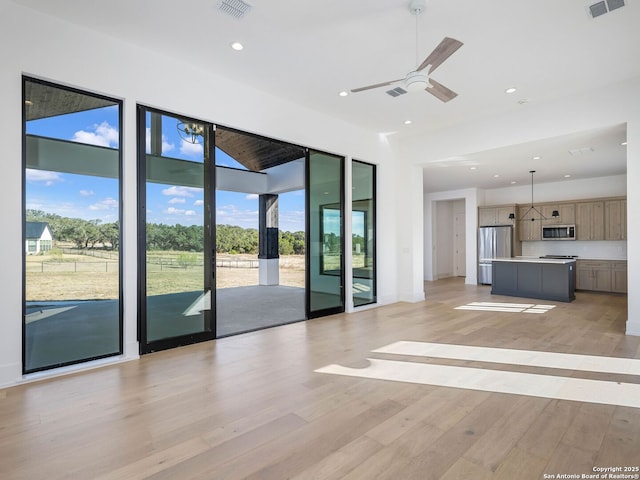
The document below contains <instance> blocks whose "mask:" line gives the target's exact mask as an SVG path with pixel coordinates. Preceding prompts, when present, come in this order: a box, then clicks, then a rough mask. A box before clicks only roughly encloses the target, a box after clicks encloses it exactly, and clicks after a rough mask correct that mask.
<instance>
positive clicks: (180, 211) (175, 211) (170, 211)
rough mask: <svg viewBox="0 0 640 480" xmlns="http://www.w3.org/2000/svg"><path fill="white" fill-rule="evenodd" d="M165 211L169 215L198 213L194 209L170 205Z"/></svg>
mask: <svg viewBox="0 0 640 480" xmlns="http://www.w3.org/2000/svg"><path fill="white" fill-rule="evenodd" d="M163 213H166V214H168V215H185V216H193V215H196V212H195V211H194V210H184V209H182V208H175V207H169V208H167V209H166V210H164V212H163Z"/></svg>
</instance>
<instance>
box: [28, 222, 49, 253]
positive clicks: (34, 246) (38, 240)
mask: <svg viewBox="0 0 640 480" xmlns="http://www.w3.org/2000/svg"><path fill="white" fill-rule="evenodd" d="M52 245H53V235H52V234H51V228H49V224H48V223H47V222H27V228H26V232H25V252H26V253H27V255H37V254H38V253H41V252H48V251H49V250H51V247H52Z"/></svg>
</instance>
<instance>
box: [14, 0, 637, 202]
mask: <svg viewBox="0 0 640 480" xmlns="http://www.w3.org/2000/svg"><path fill="white" fill-rule="evenodd" d="M13 1H14V3H17V4H20V5H24V6H27V7H30V8H34V9H37V10H40V11H42V12H45V13H47V14H51V15H54V16H58V17H61V18H63V19H65V20H67V21H70V22H74V23H77V24H80V25H82V26H84V27H88V28H91V29H94V30H98V31H101V32H104V33H106V34H108V35H112V36H114V37H117V38H119V39H122V40H125V41H127V42H132V43H135V44H138V45H142V46H144V47H145V48H147V49H154V50H158V51H160V52H162V53H164V54H166V55H168V56H174V57H177V58H180V59H181V60H182V61H186V62H191V63H194V64H197V65H199V66H200V67H201V68H204V69H208V70H210V71H212V72H214V73H215V74H218V75H222V76H226V77H230V78H233V79H234V80H235V81H237V82H243V83H246V84H248V85H250V86H252V87H253V88H257V89H260V90H263V91H266V92H269V93H271V94H272V95H276V96H279V97H282V98H286V99H288V100H291V101H293V102H296V103H299V104H301V105H305V106H307V107H309V108H312V109H315V110H318V111H322V112H325V113H327V114H329V115H331V116H333V117H337V118H341V119H344V120H345V121H348V122H352V123H355V124H358V125H361V126H363V127H365V128H367V129H370V130H372V131H375V132H398V133H399V135H408V136H410V135H415V134H417V133H418V132H424V131H428V130H432V129H437V128H441V127H442V126H447V125H454V124H456V123H458V122H460V121H469V120H472V119H477V118H481V117H482V116H485V115H495V114H500V113H507V112H509V111H511V110H515V109H518V108H522V105H520V104H519V103H518V101H519V100H522V99H527V100H529V103H532V102H534V103H535V102H545V101H553V99H557V98H562V97H563V96H567V95H573V94H576V93H579V92H582V91H590V90H593V89H596V88H602V87H606V86H608V85H612V84H614V83H616V82H619V81H623V80H628V79H630V78H634V77H638V76H640V61H638V59H639V58H640V28H638V25H640V5H639V4H638V0H626V3H627V5H626V6H625V7H623V8H620V9H618V10H615V11H613V12H610V13H608V14H606V15H604V16H602V17H598V18H596V19H592V18H591V17H590V16H589V15H588V13H587V6H588V5H589V4H591V3H595V0H586V1H582V0H535V1H531V0H484V1H478V0H428V2H427V8H426V10H425V12H424V13H423V14H422V15H420V16H419V17H418V18H417V20H418V32H419V33H418V39H419V42H418V50H419V51H418V52H417V57H418V61H419V62H422V60H423V59H424V58H425V57H426V56H427V55H428V54H429V53H430V52H431V50H432V49H433V48H434V47H435V46H436V45H437V44H438V43H439V42H440V41H441V40H442V39H443V38H444V37H445V36H449V37H453V38H456V39H458V40H460V41H462V42H463V43H464V45H463V46H462V47H461V48H460V50H458V51H457V52H456V53H454V54H453V55H452V56H451V57H450V58H449V59H448V60H447V61H446V62H445V63H444V64H442V65H441V66H440V67H439V68H438V69H437V70H436V71H435V72H434V73H433V78H434V79H435V80H437V81H438V82H440V83H442V84H444V85H445V86H447V87H449V88H451V89H452V90H454V91H455V92H457V93H458V97H456V98H455V99H453V100H452V101H450V102H448V103H442V102H440V101H439V100H438V99H436V98H435V97H434V96H432V95H430V94H428V93H426V92H418V93H412V94H407V95H403V96H400V97H397V98H392V97H390V96H389V95H387V94H386V93H385V90H387V88H384V87H383V88H379V89H375V90H369V91H365V92H360V93H357V94H350V95H348V96H346V97H340V96H339V95H338V93H339V92H340V91H343V90H349V89H352V88H356V87H361V86H364V85H369V84H373V83H378V82H384V81H387V80H393V79H397V78H402V77H404V75H405V74H406V73H408V72H409V71H411V70H412V69H414V68H415V63H416V18H415V17H414V16H412V15H411V14H410V13H409V9H408V4H409V0H321V1H314V2H310V1H300V0H250V1H249V2H248V3H250V4H251V5H252V9H251V10H250V11H249V13H248V14H247V15H246V16H245V17H244V18H243V19H240V20H239V19H236V18H233V17H230V16H228V15H226V14H224V13H222V12H220V11H219V10H218V9H217V0H191V1H189V2H178V1H176V0H137V1H131V0H109V1H108V2H87V1H86V0H56V1H55V2H52V1H51V0H13ZM234 41H240V42H242V43H243V44H244V46H245V49H244V50H243V51H241V52H236V51H234V50H232V49H231V48H230V44H231V43H232V42H234ZM165 68H166V67H165ZM169 68H170V67H169ZM511 86H514V87H517V89H518V90H517V92H516V93H513V94H510V95H507V94H505V93H504V90H505V89H506V88H508V87H511ZM405 120H411V121H412V124H411V125H404V123H403V122H404V121H405ZM624 130H625V129H624V125H622V126H616V127H612V128H611V129H606V130H604V131H599V132H585V133H584V134H582V135H575V136H571V137H567V138H564V139H550V140H548V141H545V142H540V143H539V144H537V145H522V146H517V147H511V148H510V149H501V150H500V151H494V152H484V153H478V154H475V155H471V156H467V157H465V158H460V159H448V160H447V162H445V163H443V162H439V164H438V165H435V164H431V165H427V168H426V169H425V181H426V184H425V190H427V191H434V189H437V190H448V189H457V188H468V187H481V188H496V187H502V186H509V182H510V181H512V180H515V181H518V182H519V183H523V182H527V181H528V178H529V174H528V173H527V172H528V170H529V169H532V168H533V169H535V168H536V167H537V168H541V165H542V164H543V163H544V162H546V167H545V168H544V170H545V171H547V170H548V175H549V181H552V179H560V178H561V177H562V175H564V174H565V173H570V174H572V175H574V178H584V177H585V176H603V175H616V174H620V173H624V172H625V171H626V154H625V153H624V149H621V148H619V147H620V145H619V144H620V141H621V140H623V139H624V137H625V134H624ZM582 147H593V148H594V151H593V152H591V153H589V154H582V155H578V156H570V155H569V154H568V153H567V151H568V150H570V149H575V148H582ZM515 155H522V156H525V157H528V156H531V157H532V156H534V155H540V156H541V157H542V159H541V160H540V162H539V163H538V164H534V163H531V167H528V168H527V169H526V171H524V172H523V171H522V170H523V169H522V167H521V166H520V167H519V170H518V171H511V170H510V165H513V164H514V162H513V161H511V162H510V161H509V160H510V159H513V158H514V156H515ZM559 159H562V162H558V161H557V160H559ZM472 163H478V166H479V167H480V166H482V168H478V169H477V170H474V171H470V170H469V166H471V164H472ZM443 164H446V165H448V168H443V167H442V165H443ZM452 165H457V166H455V167H453V166H452ZM578 167H579V170H578ZM470 172H472V173H473V174H474V175H475V177H474V176H473V175H469V173H470ZM489 173H491V175H489ZM494 173H500V174H501V177H500V179H494V178H493V174H494ZM545 175H547V174H546V173H545ZM497 180H500V181H501V182H502V183H500V182H497ZM507 180H508V181H507ZM539 181H544V179H543V178H540V179H539ZM505 182H506V183H505Z"/></svg>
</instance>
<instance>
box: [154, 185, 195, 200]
mask: <svg viewBox="0 0 640 480" xmlns="http://www.w3.org/2000/svg"><path fill="white" fill-rule="evenodd" d="M162 194H163V195H167V196H168V197H194V196H196V195H199V196H202V188H196V187H181V186H175V185H174V186H172V187H169V188H165V189H164V190H162Z"/></svg>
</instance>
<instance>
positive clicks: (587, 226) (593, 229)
mask: <svg viewBox="0 0 640 480" xmlns="http://www.w3.org/2000/svg"><path fill="white" fill-rule="evenodd" d="M576 239H577V240H604V202H603V201H596V202H580V203H576Z"/></svg>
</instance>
